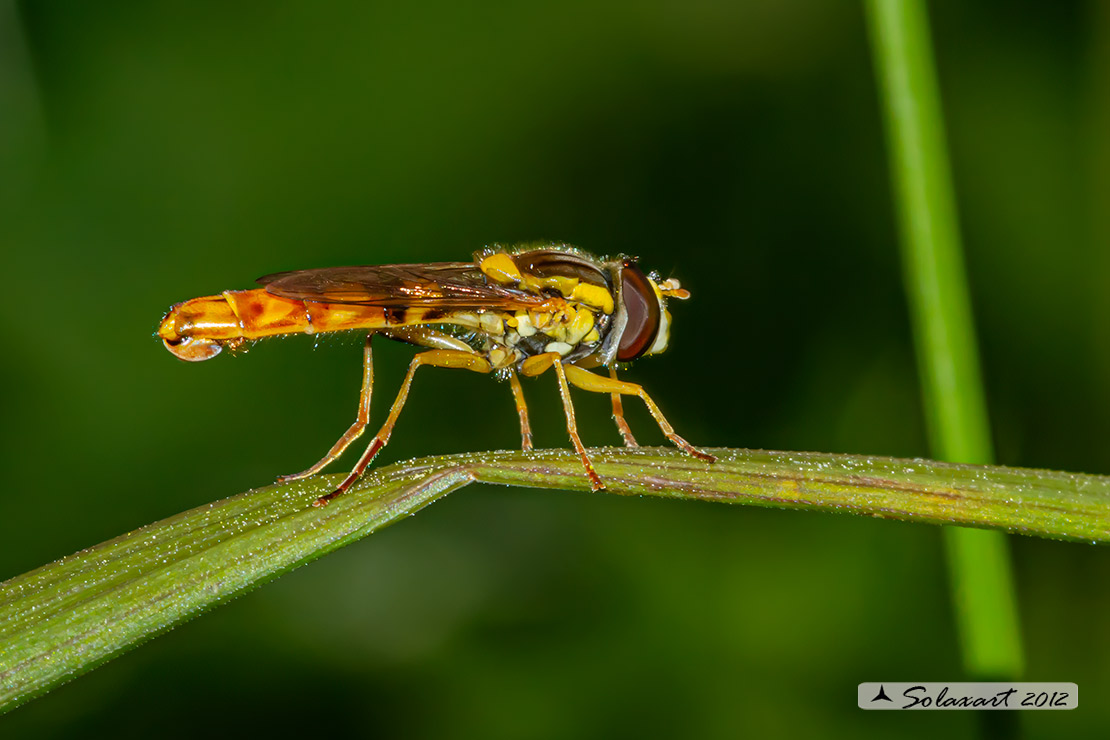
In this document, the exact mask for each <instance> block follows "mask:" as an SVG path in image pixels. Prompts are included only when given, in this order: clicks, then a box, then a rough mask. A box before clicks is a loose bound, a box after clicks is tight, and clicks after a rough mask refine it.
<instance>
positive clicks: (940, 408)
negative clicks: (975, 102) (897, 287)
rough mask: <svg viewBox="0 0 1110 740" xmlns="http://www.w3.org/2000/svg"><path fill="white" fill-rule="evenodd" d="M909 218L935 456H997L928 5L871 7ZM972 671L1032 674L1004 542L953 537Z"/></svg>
mask: <svg viewBox="0 0 1110 740" xmlns="http://www.w3.org/2000/svg"><path fill="white" fill-rule="evenodd" d="M866 9H867V17H868V23H869V27H870V35H871V46H872V54H873V56H874V60H875V66H876V72H877V74H878V83H879V91H880V97H881V102H882V106H883V109H884V114H885V120H886V131H887V145H888V150H889V156H890V162H891V169H892V176H893V180H894V187H895V191H896V193H897V201H898V211H899V217H900V226H901V237H902V256H903V267H904V270H905V281H906V289H907V292H908V296H909V304H910V313H911V316H912V320H913V327H914V338H915V342H916V345H917V356H918V369H919V373H920V376H921V380H922V393H923V396H924V403H925V413H926V424H927V426H928V433H929V441H930V445H931V447H932V452H933V455H934V456H935V457H937V458H939V459H942V460H947V461H950V462H964V463H989V462H991V458H992V457H993V453H992V450H991V441H990V428H989V424H988V421H987V412H986V403H985V401H984V398H983V388H982V380H981V378H980V374H979V359H978V356H977V351H976V343H975V329H974V325H973V322H972V317H971V307H970V300H969V296H968V288H967V281H966V277H965V275H964V267H963V258H962V255H961V251H960V235H959V227H958V224H957V218H956V206H955V198H954V195H953V190H952V182H951V175H950V173H949V168H948V157H947V153H946V150H945V140H944V128H943V119H942V117H941V109H940V96H939V93H938V90H937V81H936V73H935V70H934V67H933V53H932V46H931V42H930V39H929V20H928V15H927V13H926V9H925V5H924V2H923V0H867V2H866ZM945 541H946V546H947V547H946V549H947V554H948V563H949V571H950V577H951V582H952V588H953V595H954V598H953V601H954V604H955V608H956V620H957V624H958V628H959V634H960V639H961V643H962V649H963V658H964V667H965V669H966V670H967V672H968V673H969V674H970V676H971V677H974V678H997V679H1004V678H1015V677H1017V676H1018V675H1019V674H1020V673H1021V670H1022V662H1023V659H1022V649H1021V639H1020V636H1019V628H1018V614H1017V605H1016V599H1015V595H1014V586H1013V577H1012V575H1011V571H1010V563H1009V553H1008V550H1007V541H1006V538H1005V535H1003V534H1001V533H998V532H987V531H981V530H972V529H957V528H951V527H949V528H947V529H946V530H945Z"/></svg>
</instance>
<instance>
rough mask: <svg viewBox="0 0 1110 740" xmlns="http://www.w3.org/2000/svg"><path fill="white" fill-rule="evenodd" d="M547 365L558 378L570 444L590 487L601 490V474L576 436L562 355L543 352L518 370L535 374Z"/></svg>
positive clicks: (575, 424)
mask: <svg viewBox="0 0 1110 740" xmlns="http://www.w3.org/2000/svg"><path fill="white" fill-rule="evenodd" d="M549 367H553V368H555V377H557V378H558V379H559V395H560V396H561V397H562V399H563V411H564V412H566V415H567V433H568V434H569V435H570V441H571V444H573V445H574V450H575V452H577V453H578V457H580V458H581V459H582V467H584V468H586V475H587V476H589V478H590V488H592V489H593V490H595V491H601V490H603V489H604V488H605V484H604V483H602V482H601V476H599V475H598V474H597V471H596V470H594V466H593V463H591V462H590V458H589V457H588V456H587V455H586V447H585V446H584V445H583V444H582V438H581V437H579V436H578V423H577V422H576V421H575V418H574V404H573V403H572V402H571V400H570V387H569V386H568V385H567V374H566V370H565V369H564V366H563V359H562V357H561V356H560V355H559V353H558V352H545V353H544V354H542V355H535V356H533V357H529V358H528V359H527V360H525V361H524V364H523V365H521V368H520V372H521V373H523V374H524V375H528V376H535V375H540V374H541V373H543V372H545V371H546V370H547V369H548V368H549Z"/></svg>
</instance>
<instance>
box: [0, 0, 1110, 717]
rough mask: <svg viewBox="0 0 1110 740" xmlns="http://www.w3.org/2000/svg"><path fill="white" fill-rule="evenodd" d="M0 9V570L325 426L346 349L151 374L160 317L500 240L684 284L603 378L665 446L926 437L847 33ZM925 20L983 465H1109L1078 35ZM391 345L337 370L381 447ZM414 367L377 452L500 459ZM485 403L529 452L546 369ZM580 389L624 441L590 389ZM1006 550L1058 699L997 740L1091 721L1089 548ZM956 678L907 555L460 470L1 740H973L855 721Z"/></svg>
mask: <svg viewBox="0 0 1110 740" xmlns="http://www.w3.org/2000/svg"><path fill="white" fill-rule="evenodd" d="M0 7H2V10H0V244H2V245H3V268H2V274H3V283H4V288H5V299H4V310H3V311H2V312H0V346H2V347H3V348H4V350H3V352H4V354H3V358H4V359H3V362H0V383H2V387H3V389H4V390H3V399H4V400H3V409H4V411H3V424H2V425H0V435H2V436H0V467H2V470H3V480H4V486H3V488H4V494H3V496H2V497H0V578H8V577H11V576H14V575H17V574H19V573H21V572H24V571H26V570H29V569H31V568H34V567H37V566H39V565H41V564H43V563H45V562H48V561H50V560H52V559H55V558H58V557H61V556H63V555H66V554H69V553H71V552H73V551H75V550H78V549H80V548H82V547H85V546H88V545H92V544H95V543H97V542H100V541H102V540H104V539H108V538H110V537H112V536H115V535H117V534H120V533H122V532H125V531H128V530H130V529H133V528H135V527H138V526H141V525H143V524H146V523H148V522H151V521H153V520H156V519H159V518H162V517H165V516H168V515H171V514H174V513H176V512H178V511H181V510H184V509H186V508H190V507H193V506H198V505H200V504H203V503H206V502H209V501H211V500H214V499H216V498H222V497H224V496H228V495H231V494H234V493H238V492H240V491H243V490H246V489H248V488H251V487H254V486H260V485H265V484H267V483H269V482H271V481H272V480H273V478H274V477H275V476H276V475H278V474H281V473H289V472H293V471H296V470H300V469H302V468H304V467H306V466H307V465H308V464H310V463H311V462H313V461H315V460H316V459H317V458H318V457H319V456H320V455H322V454H323V453H324V452H325V451H326V450H327V448H328V446H329V445H330V444H331V443H332V442H333V441H334V439H335V438H336V437H337V436H338V435H339V434H340V433H341V432H342V431H343V430H344V429H346V427H347V425H348V424H349V423H350V421H351V419H352V418H353V416H354V412H355V405H356V399H357V393H358V385H359V379H360V375H361V369H360V362H359V358H360V341H359V339H358V338H355V337H339V338H322V339H320V340H319V341H317V342H316V343H315V344H316V346H315V347H314V343H313V340H312V339H310V338H304V337H302V338H294V339H289V340H283V341H274V342H269V343H262V344H260V345H258V346H256V347H255V348H254V349H253V350H252V351H251V352H250V353H249V354H246V355H242V356H237V357H220V358H218V359H216V360H214V361H212V362H209V363H203V364H199V365H189V364H185V363H181V362H179V361H177V360H175V359H174V358H172V357H171V356H170V355H169V354H168V353H166V352H165V350H164V349H163V348H162V347H161V345H160V344H159V343H158V342H157V341H156V340H154V339H153V338H152V336H151V334H152V331H153V330H154V327H155V326H156V324H157V321H158V320H159V318H160V317H161V315H162V313H163V312H164V311H165V309H166V308H167V307H168V306H169V305H170V304H171V303H175V302H178V301H181V300H184V299H187V298H190V297H193V296H197V295H206V294H211V293H216V292H219V291H221V290H224V289H229V288H247V287H251V285H252V280H253V279H254V278H255V277H257V276H258V275H261V274H264V273H269V272H274V271H278V270H287V269H297V268H306V267H320V266H329V265H342V264H374V263H388V262H397V261H438V260H457V259H467V258H468V257H469V254H470V253H471V252H472V251H473V250H475V249H477V248H480V247H481V246H483V245H485V244H488V243H491V242H494V241H498V242H502V243H511V242H515V241H532V240H537V239H553V240H560V241H562V240H565V241H568V242H571V243H575V244H578V245H580V246H581V247H583V248H585V249H588V250H590V251H593V252H595V253H610V254H615V253H618V252H624V253H631V254H638V255H640V256H641V257H642V258H643V262H644V264H645V265H647V266H649V267H654V268H656V269H658V270H660V271H661V272H662V273H664V274H665V275H671V274H673V275H675V276H677V277H679V278H680V279H681V280H682V282H683V285H684V286H686V287H688V288H690V290H691V291H692V292H693V295H694V297H693V299H692V300H690V301H689V302H687V303H685V304H679V305H676V306H675V308H674V311H673V313H674V316H675V327H674V333H673V335H672V343H671V349H670V351H669V352H668V353H667V354H665V355H663V356H661V357H658V358H652V359H649V360H645V361H642V362H640V363H638V364H637V365H636V366H635V367H634V368H633V369H632V370H631V371H630V372H629V373H627V377H628V378H629V379H632V380H635V381H638V382H642V383H644V384H645V386H646V387H647V388H648V389H649V391H651V393H652V394H653V395H654V397H655V398H656V400H657V401H658V402H659V403H660V405H661V406H662V407H663V409H664V410H665V411H666V412H667V414H668V415H669V416H670V418H671V420H672V421H673V422H674V423H675V426H676V427H677V428H678V430H679V431H680V433H682V434H684V435H685V436H687V437H688V438H689V439H690V440H692V441H693V442H695V443H697V444H702V445H709V446H737V447H762V448H771V449H788V450H821V451H828V452H853V453H873V454H889V455H898V456H910V457H912V456H924V455H926V454H927V449H926V447H925V443H924V435H923V430H922V421H921V409H920V402H919V397H918V386H917V379H916V377H915V365H914V360H913V356H912V347H911V341H910V336H909V328H908V320H907V315H906V309H905V305H904V303H905V302H904V296H903V291H902V287H901V277H900V268H899V264H898V253H897V249H896V232H895V227H894V218H893V209H892V200H891V192H890V187H889V176H888V172H887V163H886V160H885V155H884V148H883V144H882V131H881V125H880V116H879V109H878V102H877V99H876V92H875V85H874V79H873V70H872V67H871V63H870V60H869V56H868V46H867V43H866V35H865V29H864V22H863V17H862V11H861V9H860V8H859V7H858V6H857V4H855V3H823V2H815V1H812V0H790V1H788V2H781V1H776V0H753V1H751V2H733V3H729V2H692V3H691V2H673V1H672V2H648V3H631V2H626V3H614V4H605V5H604V6H599V5H598V4H596V3H590V2H578V1H575V0H571V1H570V2H566V1H564V2H559V3H553V2H546V1H541V2H534V3H527V4H518V3H498V2H482V3H477V4H467V5H463V4H457V3H450V2H442V1H436V0H433V1H431V2H422V3H410V4H405V5H403V6H402V5H400V4H378V3H362V2H336V3H328V4H310V3H294V2H240V3H216V2H191V3H188V4H183V3H182V4H155V5H151V4H144V3H135V2H112V1H102V2H98V3H95V4H93V3H82V2H73V1H69V2H35V3H32V2H27V3H10V2H5V3H3V4H2V6H0ZM932 21H933V32H934V39H935V46H936V53H937V59H938V65H939V74H940V80H941V88H942V94H943V96H944V104H945V108H946V115H947V119H948V131H947V133H948V136H949V144H950V149H951V154H952V158H953V168H954V175H955V180H956V182H955V184H956V188H957V193H958V196H959V201H960V202H959V205H960V209H961V218H962V227H963V233H964V236H965V246H966V249H967V252H968V255H967V258H968V263H969V264H968V267H969V272H970V280H971V284H972V291H973V297H974V302H975V309H976V315H977V320H978V322H979V326H978V329H979V335H980V339H981V343H982V350H983V363H984V373H985V381H986V385H987V391H988V397H989V403H990V412H991V416H992V421H993V431H994V435H995V442H996V445H997V450H998V460H999V462H1001V463H1005V464H1010V465H1022V466H1034V467H1049V468H1060V469H1068V470H1076V471H1084V472H1091V473H1110V445H1108V444H1107V442H1108V440H1110V297H1108V294H1107V290H1106V287H1105V286H1106V284H1107V280H1108V278H1110V252H1108V250H1107V249H1106V245H1107V244H1108V243H1110V6H1107V5H1106V4H1103V3H1099V2H1094V1H1092V2H1088V3H1055V4H1047V3H1017V4H1015V3H1005V2H975V3H959V2H955V1H949V2H939V3H934V4H933V7H932ZM411 353H412V352H411V350H410V349H409V348H406V347H404V346H401V345H393V344H391V343H388V342H382V343H381V344H380V345H378V346H377V347H376V359H377V361H378V365H377V371H378V374H377V379H378V383H379V385H378V386H377V388H378V389H379V390H378V395H377V399H376V400H377V403H376V409H375V410H376V412H377V413H376V416H375V418H380V416H381V415H382V412H383V407H384V405H385V403H384V399H385V398H387V397H391V396H392V394H393V392H394V391H395V389H396V387H397V384H398V383H399V382H400V380H401V377H402V374H403V372H404V368H405V366H406V364H407V361H408V358H409V357H410V356H411ZM425 372H427V375H423V376H421V377H419V378H418V380H417V382H416V385H415V387H414V393H413V396H412V398H411V401H410V405H409V408H408V409H407V410H406V412H405V414H404V415H403V416H402V417H401V421H400V423H399V425H398V428H397V432H396V434H395V436H394V437H393V440H392V442H391V443H390V445H389V447H388V448H387V449H386V451H385V452H384V453H383V456H382V458H381V463H386V462H389V461H395V460H402V459H406V458H409V457H414V456H420V455H426V454H433V453H447V452H461V451H467V450H480V449H495V448H508V447H514V446H516V445H517V444H518V443H519V435H518V431H517V424H516V418H515V414H514V413H513V407H512V401H511V397H510V394H509V392H508V389H507V387H505V386H502V385H500V384H498V383H496V382H494V381H492V380H490V379H487V378H483V377H480V376H476V375H472V374H470V373H451V372H447V371H435V370H431V371H425ZM525 393H526V394H527V396H528V399H529V403H530V406H531V408H532V413H533V425H534V427H535V431H536V434H537V443H538V444H539V445H540V446H544V447H548V446H562V447H565V446H568V442H567V440H566V433H565V429H564V427H563V423H562V418H561V411H560V408H559V405H558V398H557V393H556V390H555V382H554V379H553V378H550V377H544V378H540V379H537V380H534V381H531V382H528V381H526V382H525ZM576 405H577V408H578V412H579V416H580V425H581V427H582V428H583V429H584V435H583V436H584V437H585V439H586V442H587V444H594V445H611V444H617V443H618V442H619V437H618V435H617V433H616V430H615V429H614V428H613V426H612V423H611V422H610V421H609V418H608V414H609V409H608V402H607V399H605V398H603V397H590V396H587V395H586V394H578V395H577V396H576ZM629 407H630V409H631V410H630V414H629V415H630V419H631V422H632V424H633V428H634V429H635V430H636V432H637V435H638V436H639V437H640V438H641V441H643V442H645V443H659V442H661V441H662V439H661V436H660V435H659V434H658V431H657V429H655V428H654V425H653V424H652V422H651V420H650V418H649V417H648V416H647V414H646V413H645V412H644V411H643V409H642V407H641V406H638V405H636V404H629ZM348 464H350V459H345V460H344V462H343V463H341V466H340V469H341V468H342V467H343V466H345V465H348ZM1012 545H1013V553H1014V559H1015V565H1016V568H1017V572H1016V574H1017V585H1018V589H1019V599H1020V604H1021V608H1022V619H1023V630H1024V636H1025V641H1026V649H1027V659H1028V660H1027V663H1028V665H1027V675H1026V678H1027V679H1029V680H1045V681H1048V680H1056V681H1075V682H1078V683H1079V685H1080V687H1081V694H1082V697H1083V701H1082V703H1081V708H1080V709H1079V710H1077V711H1074V712H1067V713H1062V712H1043V713H1029V714H1028V715H1027V716H1024V717H1022V720H1023V723H1024V725H1025V729H1026V731H1027V733H1028V736H1029V737H1053V738H1059V737H1088V736H1091V734H1092V733H1093V732H1095V731H1097V730H1100V729H1103V730H1104V729H1105V728H1106V727H1107V726H1110V703H1107V702H1105V701H1104V700H1105V699H1106V697H1107V696H1108V694H1110V589H1107V588H1106V584H1107V582H1108V580H1110V553H1108V552H1107V550H1106V549H1104V548H1095V547H1085V546H1081V545H1074V544H1062V543H1055V542H1048V541H1041V540H1035V539H1030V538H1013V539H1012ZM960 671H961V668H960V659H959V652H958V649H957V645H956V636H955V632H954V628H953V625H952V621H951V616H950V604H949V594H948V590H947V584H946V581H945V574H944V566H943V561H942V553H941V546H940V536H939V530H938V529H936V528H934V527H929V526H917V525H906V524H899V523H891V522H883V521H877V520H866V519H862V518H853V517H847V516H844V517H836V516H828V515H824V514H815V513H799V512H782V511H773V510H760V509H753V508H742V507H726V506H717V505H712V506H711V505H690V504H682V503H676V502H667V501H655V500H627V499H618V498H613V497H607V496H605V495H600V494H595V495H583V494H569V493H559V492H537V491H527V490H512V489H500V488H492V487H484V488H471V489H467V490H464V491H462V492H460V493H458V494H456V495H454V496H451V497H449V498H448V499H447V500H445V501H442V502H440V503H437V504H436V505H434V506H432V507H430V508H429V509H427V510H425V511H423V512H421V513H420V514H419V516H417V517H416V518H414V519H413V520H411V521H406V522H404V523H402V524H400V525H398V526H395V527H392V528H390V529H388V530H386V531H384V532H382V533H380V534H377V535H374V536H373V537H371V538H369V539H368V540H365V541H363V542H361V543H358V544H356V545H354V546H352V547H349V548H347V549H345V550H343V551H341V552H339V553H337V554H334V555H332V556H329V557H327V558H325V559H323V560H321V561H319V562H316V563H314V564H312V565H311V566H309V567H307V568H303V569H300V570H298V571H296V572H294V573H292V574H290V575H287V576H285V577H283V578H282V579H280V580H279V581H277V582H275V583H273V584H271V585H268V586H266V587H265V588H262V589H260V590H257V591H255V592H252V593H251V594H249V595H246V596H244V597H241V598H240V599H238V600H236V601H235V602H233V603H232V604H230V605H228V606H224V607H222V608H220V609H218V610H216V611H214V612H213V613H211V614H208V615H205V616H203V617H201V618H198V619H196V620H194V621H192V622H190V623H188V624H186V625H184V626H182V627H179V628H178V629H176V630H174V631H172V632H171V633H169V634H167V635H164V636H162V637H159V638H158V639H156V640H154V641H153V642H151V643H150V644H148V645H146V646H143V647H141V648H139V649H138V650H136V651H134V652H132V653H130V654H128V655H126V656H124V657H122V658H120V659H117V660H116V661H114V662H112V663H110V664H108V665H106V666H104V667H102V668H100V669H98V670H96V671H95V672H93V673H92V674H89V675H88V676H85V677H83V678H81V679H80V680H78V681H76V682H74V683H71V684H68V685H66V686H64V687H62V688H60V689H58V690H56V691H55V692H53V693H52V694H50V695H48V696H46V697H44V698H41V699H38V700H36V701H34V702H33V703H31V704H29V705H27V706H25V707H23V708H20V709H18V710H16V711H15V712H13V713H11V714H9V715H7V716H4V717H2V718H0V736H3V737H5V738H9V737H10V738H22V737H34V738H63V737H78V736H80V737H94V736H97V735H98V734H111V735H112V736H115V737H148V736H150V734H151V733H152V732H154V731H155V730H156V731H157V734H159V735H161V736H165V737H195V736H197V735H200V734H202V733H203V734H205V735H208V736H223V735H229V736H230V735H233V734H234V735H239V734H242V733H243V732H249V731H258V732H265V733H267V734H268V735H271V736H283V735H287V734H288V735H292V734H297V735H301V736H304V735H306V734H308V733H311V734H313V735H323V734H326V733H337V732H342V733H346V734H358V735H367V736H383V737H396V736H405V737H420V738H451V737H460V738H462V737H466V738H469V737H480V738H565V737H581V738H612V737H622V736H636V737H655V736H682V737H706V738H715V737H721V738H724V737H730V738H731V737H736V736H739V735H741V734H746V733H753V734H757V735H762V736H791V737H805V736H826V737H837V736H850V737H888V736H889V735H890V734H891V733H895V732H897V733H898V734H899V735H901V736H903V737H921V738H926V737H935V736H936V735H937V734H938V733H940V732H944V733H946V734H947V736H948V737H951V738H961V737H973V736H975V731H976V725H975V721H976V720H975V717H974V716H973V715H971V714H968V713H925V714H920V713H919V714H916V715H913V716H912V717H910V716H908V715H897V714H893V713H873V712H869V713H865V712H861V711H859V710H858V709H856V707H855V703H854V695H855V686H856V684H857V683H859V682H861V681H873V680H883V679H889V680H956V679H959V678H960V677H961V673H960Z"/></svg>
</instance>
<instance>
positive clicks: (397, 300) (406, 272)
mask: <svg viewBox="0 0 1110 740" xmlns="http://www.w3.org/2000/svg"><path fill="white" fill-rule="evenodd" d="M258 283H260V284H261V285H263V286H264V287H265V288H266V291H267V292H268V293H272V294H273V295H276V296H281V297H282V298H294V299H297V300H301V301H311V302H314V303H351V304H358V305H369V306H385V307H391V308H404V307H408V306H437V307H443V308H487V307H489V308H513V307H521V308H527V307H530V306H536V305H539V304H543V303H544V302H546V301H547V300H548V298H547V297H546V296H543V295H538V294H536V293H530V292H528V291H526V290H521V289H519V288H513V287H507V286H503V285H497V284H490V283H489V282H487V280H486V276H485V275H484V274H482V272H481V270H479V269H478V268H477V267H476V266H475V265H474V263H473V262H429V263H423V264H411V265H375V266H369V265H368V266H362V267H324V268H320V269H316V270H295V271H293V272H278V273H274V274H273V275H266V276H264V277H260V278H258Z"/></svg>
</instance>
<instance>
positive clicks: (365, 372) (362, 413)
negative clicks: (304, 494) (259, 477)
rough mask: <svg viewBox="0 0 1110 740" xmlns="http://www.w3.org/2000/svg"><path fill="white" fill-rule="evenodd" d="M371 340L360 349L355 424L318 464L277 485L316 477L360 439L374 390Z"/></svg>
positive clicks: (368, 335)
mask: <svg viewBox="0 0 1110 740" xmlns="http://www.w3.org/2000/svg"><path fill="white" fill-rule="evenodd" d="M373 338H374V335H373V334H367V335H366V344H365V345H364V346H363V349H362V392H361V393H360V394H359V397H358V416H357V417H356V418H355V423H354V424H352V425H351V428H350V429H348V430H347V431H346V433H344V435H343V436H342V437H340V438H339V441H338V442H336V443H335V445H334V446H333V447H332V448H331V451H329V452H328V454H326V455H324V457H323V458H321V459H320V461H319V462H318V463H316V464H315V465H313V466H312V467H311V468H309V469H308V470H302V471H301V472H299V473H293V474H292V475H283V476H280V477H279V478H278V482H279V483H285V482H286V481H291V480H298V479H300V478H307V477H308V476H310V475H316V474H317V473H319V472H320V471H321V470H323V469H324V468H326V467H327V466H328V465H330V464H331V463H333V462H335V460H336V459H337V458H338V457H339V456H340V455H342V454H343V452H344V451H345V450H346V449H347V448H348V447H350V446H351V443H352V442H354V441H355V440H356V439H358V438H359V437H361V436H362V433H363V431H365V430H366V424H367V423H368V422H369V421H370V392H371V391H372V390H373V388H374V358H373V356H372V355H371V353H370V340H371V339H373Z"/></svg>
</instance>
